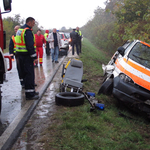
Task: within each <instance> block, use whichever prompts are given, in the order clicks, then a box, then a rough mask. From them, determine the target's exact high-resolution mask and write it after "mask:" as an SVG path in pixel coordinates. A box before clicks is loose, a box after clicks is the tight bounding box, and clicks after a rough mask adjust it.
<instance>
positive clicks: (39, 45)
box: [35, 29, 46, 67]
mask: <svg viewBox="0 0 150 150" xmlns="http://www.w3.org/2000/svg"><path fill="white" fill-rule="evenodd" d="M35 43H36V55H37V58H39V64H40V66H42V64H43V44H44V45H45V46H46V40H45V38H44V35H42V34H41V30H40V29H38V30H37V33H36V34H35ZM38 56H39V57H38ZM35 66H36V67H37V66H38V62H37V63H35Z"/></svg>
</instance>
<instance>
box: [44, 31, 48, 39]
mask: <svg viewBox="0 0 150 150" xmlns="http://www.w3.org/2000/svg"><path fill="white" fill-rule="evenodd" d="M44 37H45V40H46V41H47V37H48V33H44Z"/></svg>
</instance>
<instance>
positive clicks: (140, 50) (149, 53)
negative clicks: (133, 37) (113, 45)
mask: <svg viewBox="0 0 150 150" xmlns="http://www.w3.org/2000/svg"><path fill="white" fill-rule="evenodd" d="M129 58H130V59H132V60H134V61H135V62H137V63H139V64H141V65H143V66H145V67H147V68H149V69H150V47H149V46H147V45H144V44H142V43H140V42H138V43H136V45H135V46H134V47H133V48H132V50H131V52H130V53H129Z"/></svg>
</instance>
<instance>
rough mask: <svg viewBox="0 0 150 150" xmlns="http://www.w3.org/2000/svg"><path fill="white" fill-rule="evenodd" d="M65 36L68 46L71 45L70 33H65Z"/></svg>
mask: <svg viewBox="0 0 150 150" xmlns="http://www.w3.org/2000/svg"><path fill="white" fill-rule="evenodd" d="M65 35H66V36H67V39H68V42H69V45H71V38H70V33H65Z"/></svg>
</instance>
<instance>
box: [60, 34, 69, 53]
mask: <svg viewBox="0 0 150 150" xmlns="http://www.w3.org/2000/svg"><path fill="white" fill-rule="evenodd" d="M59 34H60V37H61V42H62V46H61V47H60V49H65V50H67V51H68V50H69V40H68V38H67V36H66V35H65V34H64V33H63V32H59Z"/></svg>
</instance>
